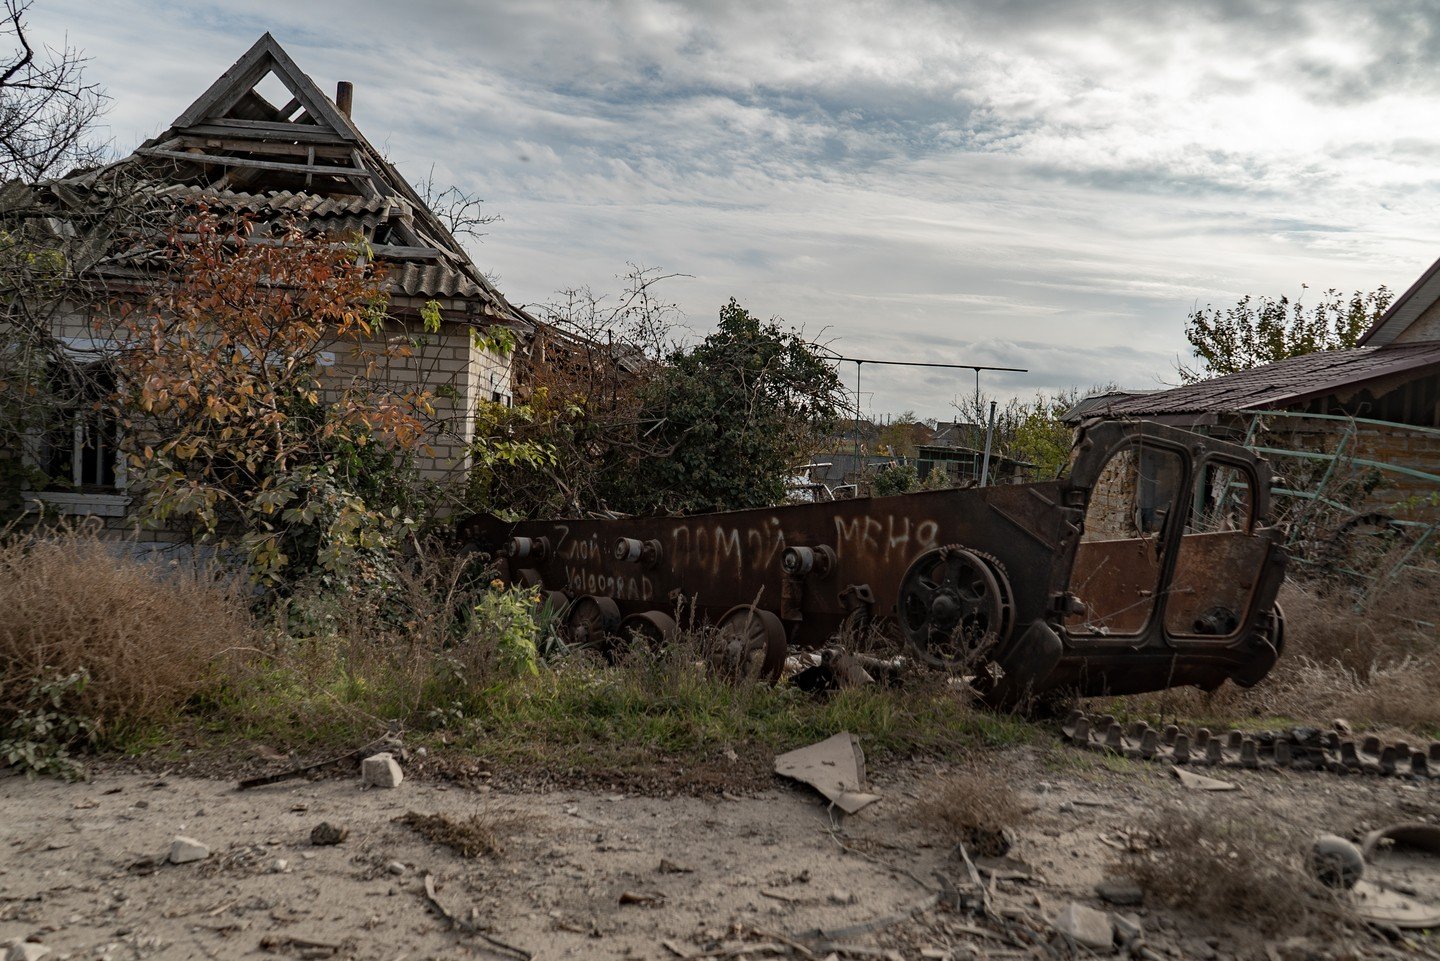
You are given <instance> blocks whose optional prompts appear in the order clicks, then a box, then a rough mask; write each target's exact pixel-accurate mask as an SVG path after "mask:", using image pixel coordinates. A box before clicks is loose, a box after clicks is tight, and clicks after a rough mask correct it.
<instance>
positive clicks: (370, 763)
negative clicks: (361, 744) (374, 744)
mask: <svg viewBox="0 0 1440 961" xmlns="http://www.w3.org/2000/svg"><path fill="white" fill-rule="evenodd" d="M360 778H361V780H363V781H364V782H365V783H366V784H367V785H369V786H370V787H384V788H395V787H399V786H400V782H401V781H403V780H405V772H404V771H402V770H400V762H399V761H397V760H395V755H393V754H390V753H389V752H382V753H380V754H372V755H370V756H369V757H367V758H366V759H365V760H364V761H361V762H360Z"/></svg>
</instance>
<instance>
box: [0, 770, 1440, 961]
mask: <svg viewBox="0 0 1440 961" xmlns="http://www.w3.org/2000/svg"><path fill="white" fill-rule="evenodd" d="M989 764H990V765H991V767H992V768H993V770H995V772H996V774H997V776H1003V777H1007V778H1009V779H1010V780H1011V782H1012V783H1013V784H1014V785H1015V786H1016V787H1017V788H1019V789H1020V790H1021V792H1022V797H1023V799H1024V800H1025V802H1026V803H1027V804H1028V805H1029V806H1030V807H1032V808H1033V809H1034V812H1033V816H1032V817H1031V818H1030V819H1029V821H1028V822H1027V823H1026V824H1025V826H1024V827H1023V828H1021V830H1020V831H1019V832H1018V838H1017V842H1016V844H1015V845H1014V847H1013V849H1012V851H1011V857H1013V858H1014V859H1017V860H1018V861H1020V862H1023V863H1024V864H1026V865H1028V866H1029V868H1030V870H1031V872H1032V873H1033V874H1034V877H1033V879H1031V880H1016V879H1002V880H999V881H997V882H996V883H995V884H994V885H993V890H992V907H994V909H995V910H996V911H997V912H1004V913H1009V914H1011V915H1013V916H1015V917H1017V918H1018V919H1020V921H1019V922H1017V923H1023V926H1024V929H1025V930H1026V931H1031V932H1035V931H1039V932H1041V933H1042V934H1043V936H1045V937H1048V936H1049V932H1047V931H1045V925H1044V920H1045V919H1049V918H1052V917H1053V916H1054V915H1055V914H1057V913H1058V912H1059V911H1060V910H1061V909H1062V908H1064V907H1065V906H1066V905H1067V904H1068V903H1069V902H1071V901H1072V900H1074V901H1079V902H1081V903H1083V904H1086V905H1089V906H1091V907H1095V908H1097V909H1101V910H1107V911H1111V912H1131V913H1133V914H1134V915H1135V917H1136V918H1137V919H1138V920H1139V921H1140V922H1141V924H1142V925H1143V926H1144V929H1145V937H1146V939H1147V941H1148V943H1149V944H1150V946H1151V948H1152V949H1153V950H1155V951H1156V952H1158V955H1159V956H1161V957H1187V958H1188V957H1195V958H1204V959H1214V958H1228V957H1260V958H1268V959H1274V961H1299V959H1301V958H1306V957H1312V956H1313V957H1334V958H1345V957H1349V958H1368V957H1408V958H1414V957H1417V956H1423V955H1425V953H1426V952H1430V955H1429V956H1432V957H1433V956H1436V954H1435V950H1436V945H1437V942H1436V941H1435V940H1434V939H1433V938H1431V939H1428V940H1427V939H1421V940H1418V941H1413V942H1411V943H1409V944H1403V943H1402V944H1396V943H1393V942H1387V941H1386V940H1385V939H1384V938H1383V937H1379V936H1375V935H1370V934H1364V933H1362V934H1359V935H1355V934H1348V935H1346V936H1345V937H1343V938H1342V937H1340V936H1338V935H1337V936H1336V937H1334V938H1329V937H1326V936H1325V935H1323V934H1322V935H1320V936H1318V937H1312V938H1311V939H1310V940H1308V941H1306V942H1303V943H1300V942H1294V943H1290V944H1286V943H1283V942H1282V941H1281V940H1280V939H1272V938H1269V937H1268V933H1267V932H1266V931H1265V930H1264V925H1263V923H1262V924H1257V923H1255V922H1253V921H1251V920H1246V921H1245V922H1244V923H1237V924H1233V925H1226V924H1223V923H1220V922H1216V921H1206V922H1201V921H1197V920H1195V919H1193V918H1192V917H1190V916H1189V915H1187V914H1186V913H1185V912H1183V911H1180V910H1176V909H1173V908H1161V907H1159V906H1156V905H1154V904H1150V903H1146V904H1144V905H1142V906H1140V907H1123V908H1117V907H1115V906H1113V905H1108V904H1105V903H1104V902H1102V901H1101V900H1100V899H1099V898H1098V897H1097V896H1096V893H1095V890H1094V886H1095V884H1096V882H1097V881H1100V880H1101V879H1102V877H1103V876H1104V875H1105V873H1106V867H1107V865H1109V864H1110V863H1112V862H1113V860H1114V858H1115V856H1116V851H1115V848H1116V847H1117V846H1122V845H1123V844H1124V843H1125V838H1126V837H1127V835H1128V832H1131V831H1133V830H1134V828H1135V825H1136V823H1137V821H1138V820H1140V819H1141V818H1142V817H1144V816H1145V815H1146V814H1147V813H1148V812H1151V811H1154V810H1156V809H1160V810H1169V809H1176V810H1178V809H1180V808H1183V807H1194V806H1206V805H1208V806H1209V807H1210V808H1211V809H1212V810H1226V809H1230V810H1235V811H1245V812H1247V815H1246V816H1253V817H1259V818H1267V817H1273V818H1277V819H1287V820H1289V821H1290V822H1292V823H1300V824H1303V825H1307V826H1310V827H1313V833H1316V834H1318V833H1321V832H1324V831H1334V832H1337V833H1342V834H1345V833H1350V832H1354V831H1359V830H1363V829H1365V828H1368V827H1374V826H1378V825H1380V824H1383V823H1387V822H1388V821H1391V820H1401V819H1404V820H1417V819H1418V820H1440V792H1437V789H1436V788H1435V787H1434V786H1433V785H1417V784H1414V783H1407V782H1404V781H1400V780H1394V779H1391V780H1381V779H1375V778H1353V777H1352V778H1343V779H1342V778H1336V777H1334V776H1328V775H1322V774H1299V773H1290V772H1279V773H1276V772H1265V771H1258V772H1257V771H1226V772H1225V775H1224V776H1225V777H1226V778H1227V779H1229V780H1232V781H1235V782H1236V783H1238V784H1239V785H1240V787H1241V791H1239V792H1232V793H1227V794H1224V795H1218V796H1202V795H1199V794H1197V793H1196V792H1192V791H1187V790H1186V789H1184V788H1182V787H1181V785H1180V784H1179V783H1178V782H1177V781H1176V780H1175V779H1174V778H1173V777H1171V776H1170V774H1169V772H1168V769H1167V768H1165V767H1162V766H1159V765H1148V764H1143V763H1140V762H1135V761H1124V760H1118V759H1104V758H1099V757H1096V756H1094V755H1090V754H1082V753H1080V752H1077V751H1073V750H1071V749H1069V748H1066V747H1063V746H1060V745H1058V744H1055V745H1039V746H1034V745H1031V746H1026V747H1022V748H1014V749H1011V750H1009V751H1007V752H1006V753H1004V754H1000V755H995V756H993V757H992V759H991V760H990V761H989ZM944 770H945V768H944V767H943V766H942V765H933V764H924V765H921V764H908V765H903V766H887V767H885V768H883V769H880V770H874V769H872V770H871V772H870V775H871V783H872V787H873V788H874V789H875V790H876V791H877V792H878V793H879V794H881V795H882V800H881V801H879V802H878V803H875V804H873V805H871V806H870V807H868V808H866V809H865V810H863V811H862V812H860V813H859V814H857V815H853V816H848V817H846V816H842V815H840V814H839V812H837V811H832V810H830V809H828V808H827V807H826V805H825V804H824V802H823V801H821V799H820V798H819V797H818V795H815V794H813V793H812V792H811V791H810V790H809V789H808V788H806V787H804V786H801V785H796V784H793V783H791V782H785V781H781V780H780V779H778V778H776V779H775V781H774V784H773V786H772V787H771V788H770V789H768V790H765V791H763V792H759V793H752V794H750V795H749V796H744V797H734V796H718V797H712V798H695V797H672V798H655V797H636V796H626V795H624V794H615V793H606V792H604V791H594V790H586V791H579V790H575V791H567V790H562V789H557V790H552V791H547V792H543V793H521V792H516V791H506V790H503V789H499V788H495V789H489V788H485V787H483V786H482V787H461V786H459V785H456V784H451V783H445V782H442V781H438V780H426V779H423V778H421V779H413V778H411V779H407V780H406V781H405V782H404V783H403V784H401V785H400V786H399V787H398V788H396V789H393V790H386V789H378V788H370V789H367V788H364V787H362V786H361V782H360V779H359V778H358V776H340V775H334V776H330V777H328V778H325V779H322V780H316V781H292V782H287V783H282V784H277V785H273V786H269V787H263V788H258V789H254V790H250V791H244V792H241V791H237V790H236V789H235V784H234V782H233V781H219V780H211V779H198V778H191V777H180V776H174V775H164V774H160V775H156V774H140V773H135V772H134V771H133V770H127V769H111V770H108V771H102V772H100V773H98V774H97V775H96V776H95V777H94V779H93V780H91V781H89V782H83V783H75V784H66V783H62V782H58V781H53V780H26V779H24V778H22V777H18V776H0V943H4V942H6V941H8V940H10V939H19V938H28V939H29V940H32V941H38V942H42V943H43V944H44V945H46V946H48V947H49V948H50V949H51V950H52V953H51V954H50V955H49V957H51V958H76V959H79V958H95V959H110V961H121V959H131V958H134V959H150V958H156V959H161V958H165V959H168V958H200V957H204V958H238V957H291V958H324V957H339V958H359V959H371V958H375V959H386V961H397V959H400V958H471V957H484V958H507V957H508V958H519V957H522V956H523V955H521V954H518V953H514V952H510V951H507V950H506V949H505V947H503V946H502V945H509V946H513V947H514V948H517V949H520V950H522V951H524V952H526V953H528V954H530V955H532V956H533V957H534V958H536V959H548V958H637V959H638V958H652V959H663V958H676V957H735V958H738V957H765V956H784V955H786V954H789V955H791V956H795V957H805V956H807V952H808V953H809V954H810V955H811V956H813V957H816V958H824V957H827V956H828V955H830V954H831V953H833V954H834V956H836V957H839V958H844V957H892V958H894V957H899V958H956V959H960V958H976V957H1000V958H1004V957H1014V958H1020V957H1030V956H1042V957H1043V956H1053V957H1065V956H1069V955H1070V954H1071V953H1072V952H1071V950H1070V949H1069V948H1068V947H1066V946H1063V945H1062V946H1061V947H1060V948H1059V950H1052V949H1049V948H1043V947H1035V946H1029V947H1027V946H1026V943H1025V940H1026V939H1025V937H1018V938H1017V937H1009V938H1007V937H1006V936H1004V935H1003V934H1002V933H996V931H995V927H994V925H987V924H984V923H980V922H979V921H977V919H976V918H975V917H974V916H973V914H971V913H970V912H969V911H968V910H964V909H962V908H961V907H958V906H956V905H954V903H953V902H942V903H940V904H936V905H934V906H933V907H928V908H926V909H925V910H923V911H920V912H919V913H918V914H916V915H915V916H914V917H912V918H908V919H906V920H902V921H899V922H897V923H892V924H888V925H884V926H880V927H879V930H870V931H865V930H856V931H853V932H848V933H847V932H844V931H836V930H834V929H843V928H846V927H851V926H859V927H861V928H863V927H866V926H867V922H871V921H873V920H876V919H880V920H884V919H885V918H886V916H891V915H895V914H897V913H898V914H901V915H903V914H904V913H905V912H907V911H908V910H910V909H911V908H913V907H915V906H916V905H921V904H925V903H926V902H927V900H933V895H934V893H935V892H937V891H941V890H942V889H943V888H944V886H945V885H946V884H948V885H952V886H953V888H954V889H955V890H956V891H960V892H964V891H966V890H967V888H968V889H969V890H970V892H971V896H972V897H973V895H974V889H973V886H971V885H970V884H969V881H968V880H967V877H968V875H967V869H966V868H965V866H964V865H963V863H961V862H960V861H959V860H957V859H956V858H955V857H954V856H953V852H952V851H951V849H950V846H949V845H948V844H946V843H944V842H942V841H940V840H939V838H938V837H936V836H935V835H934V834H933V833H932V832H931V831H930V829H928V828H927V827H926V826H925V825H923V824H921V823H918V821H917V819H916V818H914V817H913V816H912V815H913V813H914V812H913V811H912V808H913V805H914V803H915V800H916V798H918V797H919V796H920V795H921V793H922V792H923V791H924V789H925V786H926V784H927V783H928V782H929V781H930V780H931V779H932V778H934V777H936V776H937V775H939V774H941V773H943V772H944ZM410 811H415V812H419V813H421V814H433V813H444V814H448V815H450V816H452V817H460V818H463V817H466V816H469V815H472V814H476V813H477V812H478V813H481V814H482V815H483V816H485V817H487V818H490V819H492V820H494V821H496V822H498V823H499V825H500V826H499V828H497V833H498V834H499V836H501V837H502V839H503V843H504V851H503V853H501V854H500V855H498V856H493V857H490V856H480V857H476V858H470V859H467V858H463V857H461V856H459V855H457V854H455V853H454V852H452V851H451V850H449V849H447V848H443V847H439V846H437V845H435V844H433V843H431V842H430V841H427V840H425V839H424V838H422V837H421V836H420V835H419V834H417V833H415V832H414V831H413V830H411V829H410V828H409V827H406V826H404V825H402V824H399V823H396V820H395V819H396V818H397V817H400V816H402V815H404V814H406V813H407V812H410ZM322 821H328V822H331V823H332V824H343V825H344V826H345V827H347V828H348V832H349V833H348V837H347V838H346V839H345V840H344V841H343V842H342V843H340V844H338V845H334V846H316V845H313V844H312V843H311V840H310V835H311V831H312V829H313V828H314V827H315V826H316V825H317V824H319V823H320V822H322ZM175 835H187V836H189V837H192V838H195V839H196V840H199V841H201V842H202V843H203V844H205V845H207V846H208V847H209V848H210V851H211V853H210V855H209V857H208V858H206V859H204V860H201V861H196V862H192V863H188V864H169V863H164V862H163V857H164V855H165V853H166V852H167V850H168V849H169V845H170V843H171V840H172V838H173V837H174V836H175ZM427 874H428V875H430V876H432V877H433V881H434V887H435V891H436V895H437V897H438V900H439V901H440V902H441V903H442V904H443V905H444V906H445V907H446V908H447V909H448V910H449V911H450V912H451V913H452V914H454V915H455V916H457V917H459V918H461V919H462V921H465V922H467V924H469V925H470V926H473V927H477V928H479V933H476V932H475V931H465V930H453V929H452V928H451V925H450V924H448V923H447V922H446V921H445V920H444V919H443V918H441V917H440V916H439V915H438V914H437V913H436V911H434V910H433V908H432V906H431V905H430V903H429V901H428V900H427V897H426V893H425V881H424V879H425V876H426V875H427ZM942 879H944V880H943V881H942ZM472 912H473V913H472ZM817 928H819V929H830V935H829V937H825V938H815V937H810V935H812V934H813V933H814V932H815V930H816V929H817ZM491 939H493V940H491ZM497 942H499V943H497ZM826 942H832V943H826ZM1267 942H1268V945H1267ZM792 943H793V944H795V945H799V946H798V947H792V946H791V945H792ZM767 945H768V947H766V946H767ZM1267 946H1268V948H1269V952H1268V953H1267V952H1266V948H1267ZM1082 953H1083V952H1082ZM1102 953H1108V952H1102Z"/></svg>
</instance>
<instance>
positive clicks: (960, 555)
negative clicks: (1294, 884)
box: [461, 421, 1285, 704]
mask: <svg viewBox="0 0 1440 961" xmlns="http://www.w3.org/2000/svg"><path fill="white" fill-rule="evenodd" d="M1269 482H1270V472H1269V469H1268V466H1267V465H1266V463H1265V462H1264V461H1262V460H1260V459H1258V458H1257V457H1255V456H1254V455H1253V454H1252V453H1250V452H1249V451H1247V450H1246V449H1245V448H1243V447H1240V446H1236V445H1233V444H1228V443H1224V442H1221V441H1216V440H1214V439H1211V438H1208V437H1203V436H1200V435H1198V434H1193V433H1190V432H1188V431H1183V430H1177V429H1174V428H1170V427H1165V426H1162V425H1157V424H1150V423H1122V422H1118V421H1109V422H1103V423H1099V424H1096V425H1093V426H1091V427H1089V428H1088V429H1087V430H1085V431H1084V433H1083V434H1082V435H1081V437H1080V439H1079V442H1078V444H1077V446H1076V448H1075V452H1074V455H1073V457H1072V462H1071V465H1070V470H1069V473H1068V476H1067V477H1065V478H1064V479H1061V480H1056V481H1048V482H1042V483H1035V484H1024V485H1014V486H999V487H986V488H971V489H957V490H940V491H928V492H922V493H914V494H902V495H897V496H893V497H875V498H857V499H854V500H846V501H836V502H830V503H815V504H796V505H789V506H782V507H774V508H762V509H754V510H742V511H729V512H725V513H718V514H704V515H695V516H689V517H633V518H632V517H627V518H617V519H601V520H555V521H523V522H519V523H510V522H505V521H501V520H498V519H496V518H493V517H489V516H477V517H472V518H470V519H468V520H467V521H465V522H464V523H463V524H462V525H461V535H462V537H464V538H465V540H466V541H467V542H468V543H470V544H471V545H473V547H474V548H476V549H478V550H482V551H485V552H488V553H490V554H492V555H493V556H494V557H495V558H496V566H497V568H498V570H499V572H500V576H501V577H502V579H506V580H509V581H512V582H514V583H519V584H524V585H529V586H533V587H536V588H538V589H540V591H541V596H542V601H543V603H545V604H547V605H548V606H549V607H550V609H551V610H552V611H554V612H555V614H556V616H558V617H560V618H561V619H562V624H563V627H564V630H565V631H566V632H567V633H568V635H569V636H570V638H571V639H572V640H575V641H578V642H581V643H587V644H594V645H596V646H603V644H604V643H605V639H606V638H620V637H628V638H632V639H633V638H635V637H641V638H645V639H649V640H650V641H652V642H654V643H657V644H659V643H664V642H665V640H667V639H668V638H669V637H671V636H672V635H673V634H674V633H675V631H676V617H677V614H678V616H679V617H680V619H681V620H682V621H683V622H684V623H686V624H687V626H688V625H689V624H691V623H694V624H697V625H698V624H702V623H707V622H708V623H710V624H713V625H715V626H716V628H717V631H718V636H719V638H720V639H721V644H720V646H721V647H722V648H723V649H724V650H725V651H726V652H728V654H727V655H726V656H728V657H729V659H730V660H729V663H730V664H731V665H732V666H734V667H736V668H737V669H738V670H742V671H745V672H747V673H750V674H752V675H755V676H760V677H765V678H772V679H773V678H778V677H779V676H780V675H781V672H782V670H783V668H784V664H785V660H786V656H787V653H789V652H790V651H792V650H804V649H816V648H821V647H823V646H825V645H827V644H829V643H831V642H832V639H834V638H836V637H837V636H839V637H841V638H846V637H854V636H861V635H863V634H865V633H866V632H871V633H872V634H873V633H876V632H878V633H880V634H882V635H888V636H890V637H892V638H893V639H894V640H896V641H897V642H902V641H903V643H904V644H905V646H907V647H908V649H909V653H910V654H911V656H912V657H913V658H914V659H916V660H919V661H922V662H925V663H928V664H930V665H933V666H937V667H942V668H947V669H950V670H953V671H957V672H963V673H965V674H968V675H972V676H973V681H972V683H973V684H974V685H975V686H976V687H977V688H978V689H979V690H981V691H982V692H983V693H984V695H985V696H986V697H987V698H988V699H990V700H991V701H992V702H995V703H1000V704H1013V703H1017V702H1019V701H1021V700H1025V699H1028V698H1031V697H1041V698H1044V697H1048V696H1051V695H1058V694H1062V693H1066V692H1074V693H1078V694H1082V695H1096V694H1106V693H1108V694H1128V693H1136V692H1141V691H1150V690H1158V689H1161V688H1165V687H1171V686H1177V685H1185V684H1193V685H1197V686H1199V687H1202V688H1205V689H1213V688H1215V687H1218V686H1219V685H1220V684H1222V683H1223V682H1224V681H1225V680H1227V679H1229V680H1233V681H1235V682H1236V683H1237V684H1241V685H1245V686H1248V685H1251V684H1254V683H1255V682H1257V681H1259V680H1260V679H1261V678H1262V677H1264V676H1265V674H1266V673H1267V672H1268V671H1269V670H1270V668H1271V667H1272V666H1273V665H1274V664H1275V661H1276V659H1277V658H1278V657H1279V655H1280V650H1281V647H1282V645H1283V643H1284V622H1283V618H1282V615H1281V613H1280V609H1279V607H1278V606H1277V605H1276V601H1275V597H1276V593H1277V592H1278V591H1279V588H1280V583H1281V581H1282V579H1283V578H1284V572H1285V554H1284V551H1283V549H1282V547H1281V546H1280V543H1279V537H1278V533H1277V532H1276V531H1275V530H1274V529H1273V528H1270V527H1267V526H1265V519H1266V514H1267V509H1268V502H1269V497H1268V486H1269Z"/></svg>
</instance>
